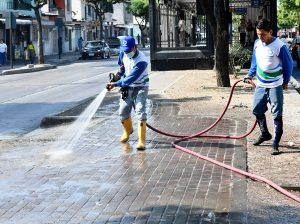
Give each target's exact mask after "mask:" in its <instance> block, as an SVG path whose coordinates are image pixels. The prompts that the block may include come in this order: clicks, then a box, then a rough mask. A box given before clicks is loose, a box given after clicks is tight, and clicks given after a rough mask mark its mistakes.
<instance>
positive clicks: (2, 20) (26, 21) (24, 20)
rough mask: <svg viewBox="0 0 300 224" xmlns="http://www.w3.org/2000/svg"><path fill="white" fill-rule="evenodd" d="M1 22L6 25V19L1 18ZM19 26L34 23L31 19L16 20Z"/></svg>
mask: <svg viewBox="0 0 300 224" xmlns="http://www.w3.org/2000/svg"><path fill="white" fill-rule="evenodd" d="M0 21H1V22H4V23H5V19H4V18H0ZM16 22H17V24H19V25H28V24H32V21H31V20H29V19H16Z"/></svg>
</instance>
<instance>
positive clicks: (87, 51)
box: [81, 40, 111, 60]
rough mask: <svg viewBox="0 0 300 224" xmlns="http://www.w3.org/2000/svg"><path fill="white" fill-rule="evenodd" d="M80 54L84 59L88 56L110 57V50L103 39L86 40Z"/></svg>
mask: <svg viewBox="0 0 300 224" xmlns="http://www.w3.org/2000/svg"><path fill="white" fill-rule="evenodd" d="M81 56H82V59H84V60H85V59H87V58H90V57H101V58H105V57H106V58H110V56H111V50H110V47H109V46H108V44H107V43H106V42H105V41H100V40H94V41H87V42H86V44H85V45H84V47H83V49H82V53H81Z"/></svg>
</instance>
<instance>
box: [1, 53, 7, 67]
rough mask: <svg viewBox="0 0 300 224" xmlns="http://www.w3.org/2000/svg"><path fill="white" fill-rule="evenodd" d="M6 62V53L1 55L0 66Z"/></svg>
mask: <svg viewBox="0 0 300 224" xmlns="http://www.w3.org/2000/svg"><path fill="white" fill-rule="evenodd" d="M5 62H6V53H5V52H3V53H0V64H1V65H4V64H5Z"/></svg>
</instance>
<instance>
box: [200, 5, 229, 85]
mask: <svg viewBox="0 0 300 224" xmlns="http://www.w3.org/2000/svg"><path fill="white" fill-rule="evenodd" d="M199 1H200V4H201V7H202V10H203V12H204V14H205V15H206V18H207V21H208V24H209V26H210V28H211V31H212V36H213V40H214V44H215V46H214V48H215V70H216V74H217V85H218V86H222V87H230V79H229V33H228V22H229V21H228V11H229V9H228V5H229V3H228V0H214V4H215V7H213V5H212V4H211V0H199Z"/></svg>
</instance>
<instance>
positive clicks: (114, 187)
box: [0, 99, 246, 223]
mask: <svg viewBox="0 0 300 224" xmlns="http://www.w3.org/2000/svg"><path fill="white" fill-rule="evenodd" d="M152 111H155V114H153V115H152V116H151V118H150V119H149V122H150V123H151V124H152V125H154V126H155V127H157V128H161V129H163V130H164V131H167V132H176V133H190V132H196V131H198V128H199V127H205V126H208V125H209V124H211V123H212V122H213V121H214V118H212V117H206V116H193V117H191V116H178V114H177V113H176V111H177V110H176V103H165V102H164V100H163V99H162V100H158V101H156V103H155V105H154V107H153V109H152ZM195 123H196V124H198V125H194V124H195ZM179 125H180V126H179ZM136 126H137V124H134V127H136ZM227 127H229V128H227ZM245 129H246V122H243V121H238V122H236V121H233V120H226V119H225V120H224V121H223V122H222V123H221V124H220V125H219V127H218V129H216V130H215V131H214V132H216V133H218V132H220V133H224V134H229V133H234V132H244V131H245ZM108 130H109V131H108ZM119 133H121V127H120V124H119V119H118V117H117V115H116V114H113V115H111V116H110V119H109V120H105V121H101V122H99V123H97V125H94V127H93V128H92V129H90V131H89V132H87V133H85V135H84V136H83V138H82V140H81V141H80V143H79V144H78V145H77V146H76V149H74V151H73V153H72V154H71V155H69V156H70V157H71V160H69V158H67V159H66V160H64V158H62V160H61V161H60V160H57V161H55V160H54V161H51V159H50V160H48V159H49V158H48V159H47V158H44V159H43V163H42V164H34V162H33V161H34V160H35V157H44V156H45V155H43V154H42V153H38V152H36V153H37V154H35V153H34V152H32V150H31V151H27V152H26V153H29V154H31V156H32V158H31V159H32V160H33V161H32V162H31V166H30V165H28V164H27V165H25V167H24V166H20V167H19V169H15V170H14V172H16V173H17V174H18V175H17V176H14V175H13V176H14V177H12V176H9V175H7V174H8V173H7V172H9V169H11V168H12V167H9V166H5V165H4V164H7V162H5V161H4V159H7V157H10V155H12V154H11V152H5V153H4V155H3V156H2V159H1V162H0V164H2V165H1V166H0V167H1V172H2V173H3V174H4V178H3V179H2V184H1V188H0V189H1V190H0V193H1V194H0V195H1V196H0V197H1V201H0V214H1V216H0V217H1V218H0V222H1V223H29V222H30V223H211V222H213V221H215V223H227V222H229V220H230V221H231V222H230V223H239V220H241V219H243V216H244V215H245V214H244V213H243V212H237V211H238V210H240V209H241V211H243V210H244V209H245V208H246V197H245V194H244V193H245V191H246V180H245V179H244V178H242V177H238V176H235V175H233V174H232V173H231V172H229V171H227V170H224V169H222V168H219V167H217V166H215V165H212V164H209V163H208V162H205V161H202V160H198V159H197V158H195V157H193V156H190V155H188V154H185V153H183V152H180V151H177V150H175V149H173V148H172V147H171V145H170V141H171V139H170V138H166V137H163V136H161V135H159V134H157V133H153V132H148V133H149V135H148V138H147V139H148V141H147V150H146V151H144V152H138V151H136V150H135V149H134V147H135V145H136V144H137V141H136V139H137V136H136V131H135V132H134V134H133V136H132V137H131V140H130V141H129V143H128V144H120V143H119V141H118V140H119ZM243 142H244V140H241V141H236V140H229V141H228V140H209V139H206V140H200V141H195V142H188V143H182V145H183V146H186V147H188V148H190V149H193V150H194V151H196V152H200V153H201V154H203V155H207V156H209V157H212V158H215V159H217V160H218V161H220V162H225V163H227V164H235V163H238V164H235V165H236V166H242V167H244V168H245V164H246V157H245V147H244V143H243ZM16 156H17V155H16ZM234 157H235V158H240V160H238V161H237V160H235V161H233V160H234ZM24 159H25V160H27V159H28V158H24ZM39 160H40V158H38V159H37V161H39ZM24 162H25V161H23V162H22V163H24ZM28 162H29V161H28ZM7 165H8V164H7ZM15 165H16V164H15ZM13 166H14V165H13ZM15 168H16V167H15ZM241 193H242V194H243V195H241Z"/></svg>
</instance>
